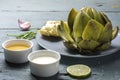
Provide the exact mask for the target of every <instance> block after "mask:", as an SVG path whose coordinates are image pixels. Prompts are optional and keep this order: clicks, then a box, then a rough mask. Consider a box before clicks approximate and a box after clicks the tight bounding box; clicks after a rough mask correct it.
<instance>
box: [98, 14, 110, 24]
mask: <svg viewBox="0 0 120 80" xmlns="http://www.w3.org/2000/svg"><path fill="white" fill-rule="evenodd" d="M100 14H101V16H102V18H103V19H104V21H105V23H107V22H111V21H110V19H109V18H108V17H107V15H106V14H104V13H103V12H100Z"/></svg>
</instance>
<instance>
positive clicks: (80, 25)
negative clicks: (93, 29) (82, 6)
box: [73, 11, 91, 42]
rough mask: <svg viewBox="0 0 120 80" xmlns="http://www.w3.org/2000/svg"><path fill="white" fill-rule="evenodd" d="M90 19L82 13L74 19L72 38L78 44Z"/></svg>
mask: <svg viewBox="0 0 120 80" xmlns="http://www.w3.org/2000/svg"><path fill="white" fill-rule="evenodd" d="M90 19H91V18H90V17H89V16H88V15H87V14H86V13H85V12H84V11H80V12H79V13H78V14H77V15H76V18H75V21H74V25H73V38H74V39H75V41H76V42H78V41H79V40H80V39H79V38H81V37H82V33H83V31H84V28H85V26H86V25H87V23H88V21H89V20H90Z"/></svg>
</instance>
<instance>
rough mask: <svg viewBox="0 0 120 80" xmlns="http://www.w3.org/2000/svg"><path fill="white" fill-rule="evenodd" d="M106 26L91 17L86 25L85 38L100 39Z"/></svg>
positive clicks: (83, 36) (83, 35)
mask: <svg viewBox="0 0 120 80" xmlns="http://www.w3.org/2000/svg"><path fill="white" fill-rule="evenodd" d="M103 28H104V26H103V25H102V24H100V23H99V22H97V21H96V20H93V19H91V20H90V21H89V22H88V24H87V25H86V27H85V29H84V32H83V34H82V38H83V40H95V41H97V40H98V39H99V36H100V34H101V32H102V30H103Z"/></svg>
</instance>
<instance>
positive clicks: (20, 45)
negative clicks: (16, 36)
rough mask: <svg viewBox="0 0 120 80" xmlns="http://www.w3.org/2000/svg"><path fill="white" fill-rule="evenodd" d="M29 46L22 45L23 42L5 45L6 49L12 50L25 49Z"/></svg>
mask: <svg viewBox="0 0 120 80" xmlns="http://www.w3.org/2000/svg"><path fill="white" fill-rule="evenodd" d="M29 47H30V46H28V45H24V44H15V45H9V46H6V49H8V50H13V51H19V50H26V49H28V48H29Z"/></svg>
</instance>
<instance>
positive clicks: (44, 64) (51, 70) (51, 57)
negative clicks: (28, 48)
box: [28, 50, 61, 77]
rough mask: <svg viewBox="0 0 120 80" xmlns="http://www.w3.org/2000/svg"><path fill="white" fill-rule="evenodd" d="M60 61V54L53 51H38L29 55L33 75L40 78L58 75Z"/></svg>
mask: <svg viewBox="0 0 120 80" xmlns="http://www.w3.org/2000/svg"><path fill="white" fill-rule="evenodd" d="M60 59H61V56H60V54H59V53H58V52H56V51H53V50H38V51H33V52H31V53H30V54H29V55H28V60H29V62H30V70H31V73H32V74H33V75H36V76H39V77H50V76H53V75H55V74H56V73H58V71H59V61H60Z"/></svg>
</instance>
